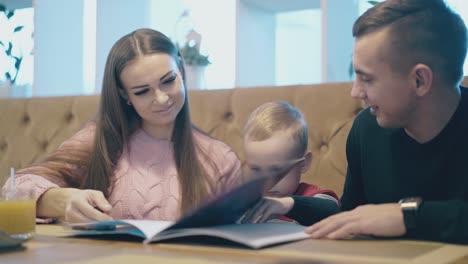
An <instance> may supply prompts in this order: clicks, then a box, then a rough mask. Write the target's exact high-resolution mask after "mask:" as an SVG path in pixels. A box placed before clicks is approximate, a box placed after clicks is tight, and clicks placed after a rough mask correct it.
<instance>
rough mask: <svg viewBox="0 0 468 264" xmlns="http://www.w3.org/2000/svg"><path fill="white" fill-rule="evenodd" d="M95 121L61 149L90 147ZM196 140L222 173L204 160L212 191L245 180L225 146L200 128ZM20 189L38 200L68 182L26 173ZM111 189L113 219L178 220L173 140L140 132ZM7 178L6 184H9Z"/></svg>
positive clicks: (20, 177)
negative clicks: (31, 192) (156, 137)
mask: <svg viewBox="0 0 468 264" xmlns="http://www.w3.org/2000/svg"><path fill="white" fill-rule="evenodd" d="M94 134H95V125H94V124H93V125H88V126H86V127H85V128H83V129H82V130H80V131H79V132H78V133H77V134H75V135H74V136H73V137H72V138H70V139H69V140H67V141H65V142H64V143H63V144H62V145H61V147H64V146H66V147H67V148H69V147H73V146H74V145H77V144H86V145H89V146H91V144H92V142H93V137H94ZM194 136H195V140H196V141H197V142H198V143H199V144H200V146H201V147H202V148H203V149H204V150H205V152H206V153H208V155H210V157H211V159H212V160H213V162H214V163H215V164H216V166H217V168H218V170H219V173H217V174H215V171H214V170H213V169H212V168H211V166H208V165H207V164H208V163H207V161H206V160H201V162H202V165H203V166H204V168H205V170H206V171H207V173H208V174H209V175H210V177H212V179H213V182H214V183H215V188H214V192H213V193H212V194H211V195H212V196H213V195H216V194H218V193H222V192H225V191H227V190H229V189H231V188H233V187H234V186H236V185H238V184H239V183H240V182H241V179H242V169H241V162H240V161H239V158H238V157H237V155H236V154H235V153H234V152H233V150H232V149H231V148H230V147H228V146H227V145H226V144H224V143H222V142H220V141H218V140H215V139H212V138H210V137H208V136H206V135H203V134H201V133H200V132H194ZM16 177H17V178H16V188H17V190H18V191H21V189H30V188H32V189H34V190H35V193H36V199H38V198H39V197H40V196H41V195H42V194H44V193H45V192H46V191H47V190H48V189H50V188H55V187H67V186H66V184H65V183H64V182H51V181H50V180H47V179H45V178H44V177H41V176H38V175H33V174H23V175H17V176H16ZM111 181H112V187H113V188H112V193H111V195H110V197H109V198H108V201H109V202H110V204H111V205H112V210H111V211H110V215H111V216H112V217H113V218H114V219H149V220H165V221H175V220H177V219H178V218H179V217H181V215H180V203H181V195H183V194H181V193H180V191H179V180H178V178H177V170H176V167H175V162H174V158H173V147H172V142H171V141H168V140H157V139H154V138H152V137H151V136H150V135H148V134H147V133H146V132H145V131H143V129H139V130H138V131H136V132H135V133H134V134H133V135H132V136H131V138H130V140H129V144H128V146H127V147H126V148H124V150H123V153H122V155H121V157H120V159H119V161H118V163H117V166H116V169H115V174H114V177H113V178H112V180H111ZM8 184H9V183H8V182H7V183H5V186H8Z"/></svg>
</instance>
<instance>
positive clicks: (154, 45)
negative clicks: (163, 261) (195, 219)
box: [20, 29, 219, 213]
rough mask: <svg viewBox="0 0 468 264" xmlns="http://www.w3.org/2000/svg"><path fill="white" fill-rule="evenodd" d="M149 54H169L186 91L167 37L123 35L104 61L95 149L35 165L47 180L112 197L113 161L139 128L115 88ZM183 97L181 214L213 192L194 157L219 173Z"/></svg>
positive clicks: (176, 134)
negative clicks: (196, 136) (127, 70)
mask: <svg viewBox="0 0 468 264" xmlns="http://www.w3.org/2000/svg"><path fill="white" fill-rule="evenodd" d="M153 53H165V54H168V55H170V56H171V57H172V58H173V59H174V60H175V61H176V63H177V66H178V67H179V69H180V71H181V74H182V78H183V83H184V87H185V65H184V61H183V59H182V56H181V55H180V53H179V51H178V50H177V48H176V47H175V45H174V44H173V43H172V41H171V40H170V39H169V38H167V37H166V36H165V35H163V34H162V33H160V32H158V31H155V30H152V29H139V30H136V31H134V32H132V33H130V34H127V35H125V36H123V37H122V38H121V39H119V40H118V41H117V42H116V43H115V44H114V46H113V47H112V49H111V51H110V53H109V56H108V57H107V62H106V66H105V71H104V79H103V84H102V92H101V96H100V104H99V111H98V114H97V118H96V135H95V140H94V146H93V147H92V148H91V149H82V150H78V149H73V150H66V149H62V150H61V151H60V152H56V153H54V154H53V155H51V156H50V157H48V159H47V160H46V162H45V163H42V164H40V165H39V167H41V166H42V167H43V169H47V177H49V178H51V177H57V178H61V179H63V181H64V182H65V183H67V185H68V186H70V187H76V188H82V189H94V190H99V191H102V192H103V193H104V195H105V196H106V197H108V196H109V195H110V193H111V191H112V186H111V185H112V181H111V178H112V176H113V175H114V170H115V166H116V164H117V161H118V160H119V158H120V156H121V155H122V151H123V149H124V147H125V146H126V145H127V144H128V140H129V138H130V136H131V135H132V133H134V132H135V131H136V130H137V129H138V128H140V127H141V123H142V120H141V117H140V116H139V115H138V113H137V112H136V111H135V109H134V108H133V107H132V106H129V105H127V103H126V100H125V99H124V98H123V97H122V96H121V95H120V93H119V89H124V87H123V86H122V83H121V80H120V74H121V72H122V70H123V69H124V68H125V66H126V65H127V64H128V63H129V62H131V61H133V60H135V59H136V58H137V57H139V56H144V55H148V54H153ZM185 90H187V88H185ZM185 94H186V95H185V101H184V105H183V107H182V109H181V110H180V112H179V114H178V115H177V117H176V120H175V124H174V129H173V132H172V143H173V148H174V151H173V153H174V160H175V163H176V168H177V173H178V178H179V182H180V192H181V197H182V201H181V208H180V209H181V212H182V213H186V212H188V211H189V210H191V209H193V208H194V207H195V206H197V205H199V204H200V202H202V200H203V199H204V198H206V196H207V195H208V193H209V192H210V188H212V187H213V184H212V181H211V178H210V177H209V176H208V175H207V172H206V170H205V169H204V168H203V166H202V164H201V162H200V159H199V157H198V155H197V153H199V154H201V155H203V158H204V160H206V161H208V162H209V165H211V166H213V171H215V172H219V170H218V168H216V166H215V164H214V162H213V161H212V159H210V158H209V157H208V155H207V153H206V151H204V150H203V149H202V148H200V147H198V144H196V142H195V139H194V136H193V131H194V129H195V128H194V127H193V125H192V121H191V117H190V112H189V103H188V93H187V91H186V93H185ZM197 150H198V152H197ZM155 151H158V150H156V149H155ZM70 165H73V166H70ZM37 168H38V167H37V166H34V167H31V168H30V169H24V170H22V171H20V172H21V173H34V171H36V170H37ZM31 170H32V171H31ZM83 175H84V177H83Z"/></svg>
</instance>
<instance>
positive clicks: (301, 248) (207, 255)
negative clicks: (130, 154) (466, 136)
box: [0, 225, 468, 264]
mask: <svg viewBox="0 0 468 264" xmlns="http://www.w3.org/2000/svg"><path fill="white" fill-rule="evenodd" d="M24 246H25V249H23V250H18V251H13V252H3V253H0V263H2V264H6V263H15V264H20V263H47V264H52V263H85V264H94V263H112V264H120V263H130V264H137V263H138V264H139V263H143V264H144V263H151V264H154V263H168V264H171V263H173V264H179V263H193V264H198V263H206V264H220V263H275V264H290V263H304V264H305V263H424V264H426V263H454V264H461V263H468V246H460V245H452V244H442V243H433V242H421V241H404V240H353V241H330V240H313V239H308V240H303V241H298V242H293V243H289V244H283V245H278V246H273V247H269V248H265V249H261V250H252V249H245V248H242V247H235V246H233V245H230V246H226V245H224V246H216V245H206V244H204V245H201V244H195V243H193V242H191V243H186V242H185V243H183V242H171V243H159V244H149V245H145V244H142V243H141V242H138V241H115V240H103V239H87V238H71V237H67V236H66V233H65V232H64V228H63V227H62V226H59V225H38V226H37V230H36V236H35V238H34V239H31V240H30V241H27V242H26V243H25V244H24Z"/></svg>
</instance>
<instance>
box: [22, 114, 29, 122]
mask: <svg viewBox="0 0 468 264" xmlns="http://www.w3.org/2000/svg"><path fill="white" fill-rule="evenodd" d="M30 121H31V118H30V117H29V115H27V114H25V115H24V116H23V124H27V123H29V122H30Z"/></svg>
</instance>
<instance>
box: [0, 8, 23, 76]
mask: <svg viewBox="0 0 468 264" xmlns="http://www.w3.org/2000/svg"><path fill="white" fill-rule="evenodd" d="M0 15H4V16H5V17H6V20H7V21H8V22H10V20H11V18H12V17H13V16H14V15H15V11H14V10H8V9H7V8H6V6H5V5H4V4H0ZM23 28H24V26H15V27H14V28H13V29H12V33H13V34H14V33H16V32H19V31H21V30H22V29H23ZM5 35H6V34H5ZM0 48H1V49H3V52H4V53H5V55H6V56H7V58H9V59H11V60H13V62H14V64H13V65H14V71H13V70H6V71H5V73H4V79H5V80H6V81H7V82H10V83H11V84H14V83H15V82H16V78H17V77H18V73H19V69H20V68H21V63H22V62H23V55H21V54H20V55H15V54H14V52H13V40H4V39H0Z"/></svg>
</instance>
